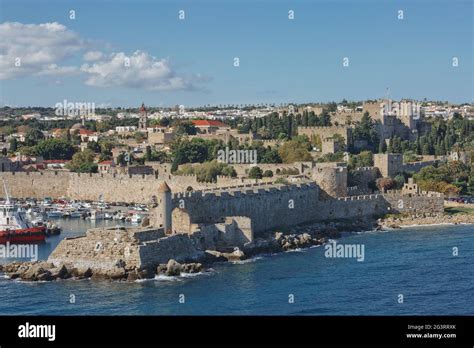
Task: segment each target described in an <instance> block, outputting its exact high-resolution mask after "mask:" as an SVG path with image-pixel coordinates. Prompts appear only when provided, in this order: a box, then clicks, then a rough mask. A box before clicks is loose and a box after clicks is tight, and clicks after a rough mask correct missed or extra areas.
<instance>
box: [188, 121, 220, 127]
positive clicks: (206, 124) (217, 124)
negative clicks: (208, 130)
mask: <svg viewBox="0 0 474 348" xmlns="http://www.w3.org/2000/svg"><path fill="white" fill-rule="evenodd" d="M193 124H194V125H195V126H196V127H200V126H201V127H209V126H212V127H229V126H228V125H226V124H225V123H223V122H221V121H215V120H194V121H193Z"/></svg>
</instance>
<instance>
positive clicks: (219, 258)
mask: <svg viewBox="0 0 474 348" xmlns="http://www.w3.org/2000/svg"><path fill="white" fill-rule="evenodd" d="M225 261H227V259H226V258H225V257H224V256H223V255H222V253H221V252H220V251H216V250H206V251H205V252H204V256H203V257H202V262H204V263H205V264H211V263H214V262H225Z"/></svg>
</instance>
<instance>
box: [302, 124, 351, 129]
mask: <svg viewBox="0 0 474 348" xmlns="http://www.w3.org/2000/svg"><path fill="white" fill-rule="evenodd" d="M349 128H350V127H349V126H345V125H338V126H298V129H302V130H315V129H318V130H319V129H321V130H331V129H340V130H345V129H349Z"/></svg>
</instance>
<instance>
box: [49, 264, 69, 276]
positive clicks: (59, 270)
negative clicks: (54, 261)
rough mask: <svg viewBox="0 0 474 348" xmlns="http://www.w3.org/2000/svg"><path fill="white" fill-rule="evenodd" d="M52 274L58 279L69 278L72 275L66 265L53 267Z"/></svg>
mask: <svg viewBox="0 0 474 348" xmlns="http://www.w3.org/2000/svg"><path fill="white" fill-rule="evenodd" d="M51 276H52V277H53V278H54V279H57V278H59V279H67V278H70V277H71V274H70V273H69V271H68V270H67V268H66V266H64V265H61V266H60V267H56V268H53V269H51Z"/></svg>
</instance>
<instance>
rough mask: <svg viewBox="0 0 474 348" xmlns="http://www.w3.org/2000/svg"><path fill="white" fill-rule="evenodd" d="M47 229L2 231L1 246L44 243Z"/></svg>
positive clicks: (32, 228)
mask: <svg viewBox="0 0 474 348" xmlns="http://www.w3.org/2000/svg"><path fill="white" fill-rule="evenodd" d="M45 232H46V227H44V226H41V227H31V228H24V229H17V230H6V231H0V244H6V243H7V242H9V243H10V244H27V243H38V242H44V240H45V238H46V234H45Z"/></svg>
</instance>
